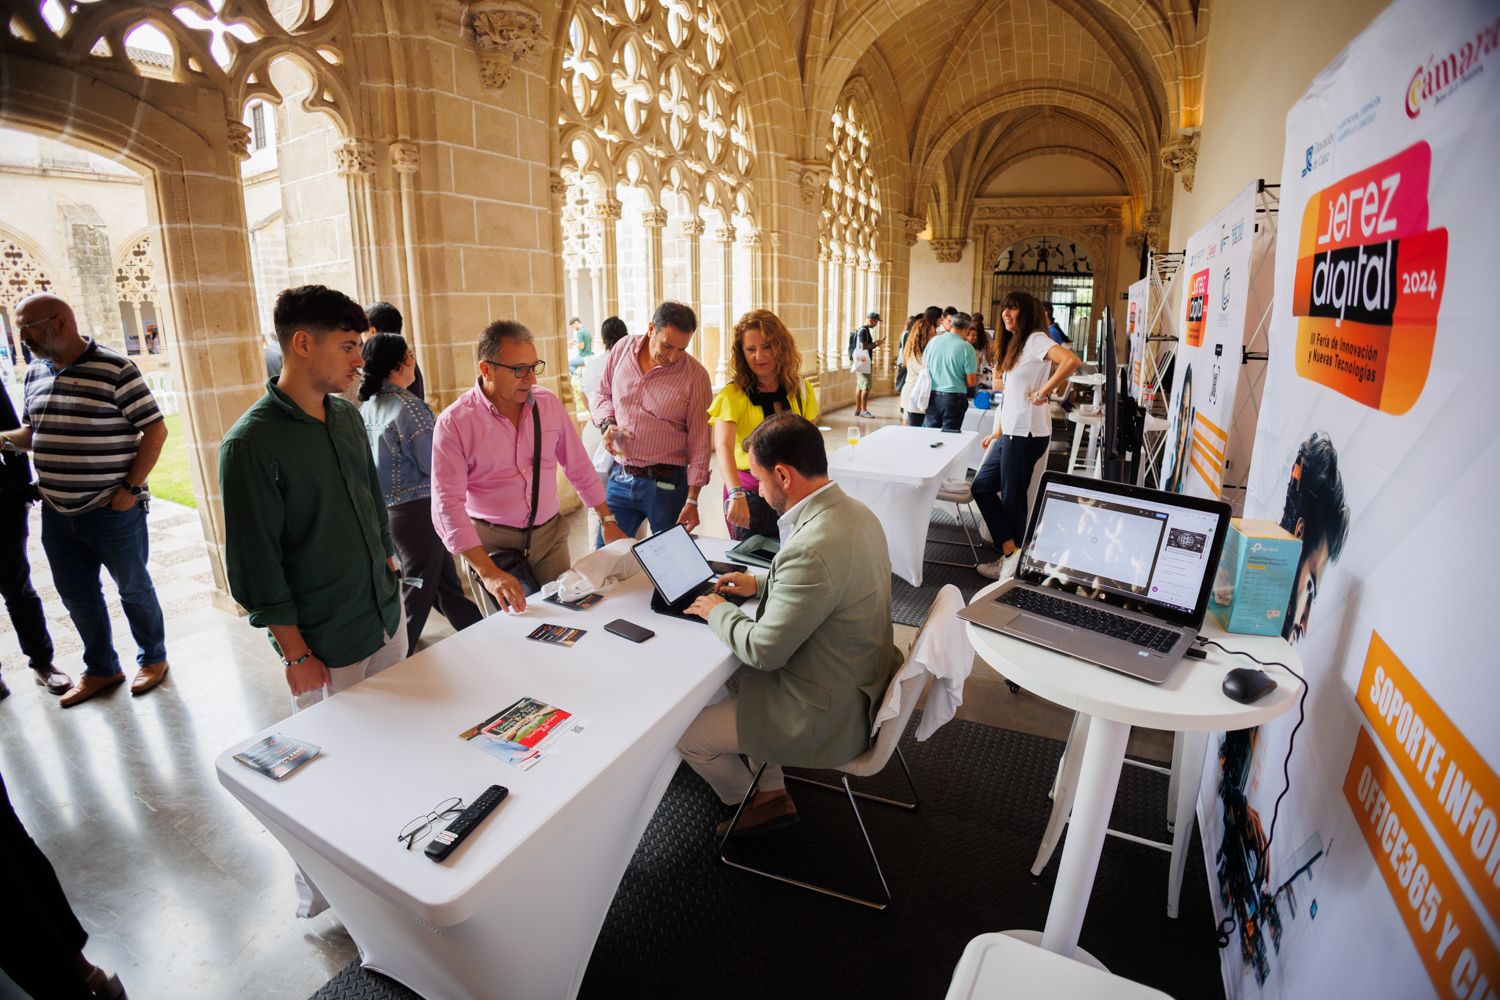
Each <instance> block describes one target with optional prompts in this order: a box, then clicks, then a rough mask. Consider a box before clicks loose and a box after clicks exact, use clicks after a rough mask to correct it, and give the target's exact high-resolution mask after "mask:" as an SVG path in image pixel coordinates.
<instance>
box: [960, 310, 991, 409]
mask: <svg viewBox="0 0 1500 1000" xmlns="http://www.w3.org/2000/svg"><path fill="white" fill-rule="evenodd" d="M964 339H965V340H967V341H968V342H969V346H970V347H972V348H974V360H975V362H976V363H977V364H978V365H979V373H978V375H977V376H976V377H975V379H974V387H973V388H972V389H970V390H969V398H970V399H973V398H974V393H975V392H976V391H979V390H983V391H984V392H989V391H991V390H992V389H994V387H995V356H994V341H993V340H992V339H991V338H990V335H989V333H988V332H987V331H986V330H985V328H984V327H983V326H981V325H980V324H978V323H975V324H974V325H973V326H971V327H969V329H968V330H967V331H966V332H965V336H964Z"/></svg>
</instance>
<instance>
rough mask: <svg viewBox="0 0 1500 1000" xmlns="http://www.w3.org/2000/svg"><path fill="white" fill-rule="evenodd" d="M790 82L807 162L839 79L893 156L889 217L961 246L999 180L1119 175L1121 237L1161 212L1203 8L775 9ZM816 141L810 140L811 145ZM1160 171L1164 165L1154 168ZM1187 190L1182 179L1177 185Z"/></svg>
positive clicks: (919, 3) (849, 1)
mask: <svg viewBox="0 0 1500 1000" xmlns="http://www.w3.org/2000/svg"><path fill="white" fill-rule="evenodd" d="M777 8H778V13H777V17H778V19H779V20H780V21H781V23H782V24H783V25H785V29H784V30H786V31H787V32H788V34H789V41H791V43H792V45H793V47H794V49H795V51H796V58H797V61H798V63H799V69H800V76H801V79H802V81H803V88H804V98H805V102H806V103H805V107H806V109H807V111H808V121H807V126H808V130H807V133H808V148H807V150H806V154H805V155H807V156H808V158H810V159H811V158H816V157H817V154H818V146H819V143H820V142H822V141H825V137H824V135H823V134H822V132H824V131H826V128H827V125H826V122H823V121H821V120H820V119H824V118H826V113H825V112H823V110H822V108H823V107H824V106H825V105H831V103H832V101H833V100H834V99H835V98H836V96H837V94H838V93H839V92H840V90H841V89H842V88H843V87H844V86H845V85H847V83H848V82H849V81H850V80H861V81H863V83H864V85H865V86H867V87H868V89H869V91H870V92H871V94H872V95H873V96H874V97H875V103H876V107H877V109H878V110H877V114H878V115H879V117H880V119H881V120H880V122H879V123H878V129H879V132H880V133H881V134H882V135H883V136H885V137H886V139H887V141H888V142H890V143H893V144H899V146H900V153H901V154H902V155H901V157H900V158H901V159H902V160H904V174H905V176H904V177H903V178H897V179H896V180H898V181H901V180H904V184H903V183H895V184H891V185H889V186H890V187H891V188H892V189H893V194H895V195H896V197H893V198H891V199H890V201H891V203H892V204H893V206H895V207H898V208H899V209H901V210H904V211H905V212H907V213H909V214H911V215H914V216H923V217H927V218H929V221H930V222H931V223H932V225H933V231H934V235H939V236H941V235H950V234H951V235H960V234H962V232H963V231H964V228H965V226H966V224H967V221H968V218H969V216H970V215H971V213H972V210H973V199H974V197H975V196H976V195H977V193H978V192H980V191H982V190H984V188H985V185H986V184H987V182H988V181H989V180H990V179H991V178H993V177H994V176H995V175H996V174H997V173H999V172H1001V171H1004V170H1006V169H1008V168H1009V167H1011V166H1014V165H1015V164H1016V163H1018V162H1020V161H1022V160H1024V159H1027V158H1030V157H1033V156H1039V155H1048V154H1057V155H1064V156H1072V157H1078V158H1080V159H1083V160H1086V161H1089V162H1092V163H1095V164H1097V165H1099V166H1100V167H1102V168H1103V169H1105V170H1106V171H1107V172H1108V173H1109V174H1110V175H1111V176H1113V177H1117V178H1118V179H1119V181H1120V185H1121V187H1122V188H1123V190H1124V191H1125V192H1126V193H1127V194H1128V195H1129V196H1130V198H1131V208H1132V214H1133V216H1134V218H1133V219H1132V220H1131V222H1132V223H1133V225H1134V226H1136V227H1139V228H1141V229H1152V228H1154V227H1155V226H1158V225H1160V224H1161V223H1162V222H1164V220H1165V217H1166V215H1167V213H1169V211H1170V206H1171V195H1172V181H1173V169H1174V168H1179V169H1180V168H1187V169H1188V170H1189V171H1190V169H1191V165H1192V159H1193V156H1194V152H1195V143H1196V132H1197V127H1198V125H1199V124H1200V117H1201V110H1202V104H1201V90H1202V72H1203V70H1202V58H1203V49H1204V40H1205V38H1206V35H1207V30H1208V23H1207V22H1208V3H1207V2H1206V0H1205V2H1200V3H1193V2H1191V0H925V2H924V0H809V2H805V3H792V4H779V5H777ZM820 130H821V131H820ZM1168 164H1170V166H1169V165H1168ZM1187 176H1188V177H1190V176H1191V175H1190V173H1189V174H1188V175H1187Z"/></svg>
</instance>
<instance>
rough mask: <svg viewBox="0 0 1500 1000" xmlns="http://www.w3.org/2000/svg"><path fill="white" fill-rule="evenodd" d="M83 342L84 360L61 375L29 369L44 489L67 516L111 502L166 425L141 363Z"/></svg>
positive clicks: (29, 415)
mask: <svg viewBox="0 0 1500 1000" xmlns="http://www.w3.org/2000/svg"><path fill="white" fill-rule="evenodd" d="M84 341H85V343H87V344H88V346H87V347H85V348H84V351H83V353H82V354H80V355H79V356H78V360H76V361H74V362H73V363H72V364H71V365H69V366H68V367H66V368H64V369H62V370H61V371H59V370H58V369H57V368H56V367H54V366H53V364H52V362H50V361H41V360H38V361H37V362H35V363H34V364H32V366H31V367H30V368H28V369H26V413H25V420H26V423H27V424H29V425H30V426H31V428H32V439H31V451H32V455H33V456H34V457H35V459H36V475H37V486H39V487H40V488H41V491H42V497H43V498H44V499H45V500H46V501H47V502H48V503H49V504H51V505H52V507H53V508H54V509H55V510H58V511H60V512H62V513H64V514H81V513H83V512H84V511H87V510H92V509H93V508H94V507H97V506H99V505H101V504H103V503H104V502H105V501H106V500H108V498H109V496H110V494H111V493H113V492H114V490H115V488H116V487H118V486H119V485H120V484H121V483H122V482H124V481H125V474H126V473H127V472H129V471H130V466H131V464H132V463H133V462H134V461H135V453H136V449H137V448H138V447H139V446H140V441H141V431H143V430H145V429H146V428H147V427H150V426H151V425H152V424H154V423H156V422H157V421H158V420H160V419H162V415H161V411H160V410H158V409H157V408H156V399H155V398H154V397H153V396H152V395H151V390H150V389H148V388H147V387H146V380H145V379H143V378H142V377H141V371H140V369H139V368H137V367H136V366H135V362H133V361H131V360H129V359H128V358H125V357H123V356H122V355H120V354H118V353H116V352H115V351H112V350H110V349H109V348H107V347H100V346H99V345H98V344H96V343H94V342H93V340H91V339H89V338H88V337H85V338H84Z"/></svg>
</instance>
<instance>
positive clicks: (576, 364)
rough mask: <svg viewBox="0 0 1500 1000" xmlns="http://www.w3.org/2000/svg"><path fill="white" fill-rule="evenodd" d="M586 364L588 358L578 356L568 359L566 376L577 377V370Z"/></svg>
mask: <svg viewBox="0 0 1500 1000" xmlns="http://www.w3.org/2000/svg"><path fill="white" fill-rule="evenodd" d="M587 362H588V358H586V357H584V356H583V355H578V356H577V357H572V358H569V359H568V374H569V375H577V374H578V369H580V368H582V367H583V366H584V364H585V363H587Z"/></svg>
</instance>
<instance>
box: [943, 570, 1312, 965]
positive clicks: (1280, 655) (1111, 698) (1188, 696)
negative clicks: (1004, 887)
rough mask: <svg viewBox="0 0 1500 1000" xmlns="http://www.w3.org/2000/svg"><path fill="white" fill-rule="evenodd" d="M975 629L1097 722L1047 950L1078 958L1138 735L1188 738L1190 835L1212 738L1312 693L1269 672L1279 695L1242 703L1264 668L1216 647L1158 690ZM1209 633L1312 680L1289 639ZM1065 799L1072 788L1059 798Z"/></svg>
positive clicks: (977, 643) (1025, 679)
mask: <svg viewBox="0 0 1500 1000" xmlns="http://www.w3.org/2000/svg"><path fill="white" fill-rule="evenodd" d="M999 586H1000V584H999V583H994V584H991V585H990V586H988V587H986V588H985V589H983V590H981V591H980V592H979V593H978V594H976V595H974V600H973V601H971V602H970V603H971V604H978V603H980V602H981V601H986V600H988V599H989V598H990V595H991V593H992V592H993V591H994V590H995V589H996V588H997V587H999ZM965 627H966V629H967V630H968V635H969V641H970V642H972V643H973V644H974V651H975V653H977V654H978V656H979V658H980V659H981V660H983V661H984V662H985V663H987V664H989V665H990V666H991V667H992V668H994V670H995V671H996V672H998V673H999V674H1000V675H1001V676H1003V677H1004V678H1005V679H1006V680H1009V681H1013V682H1014V683H1016V684H1018V685H1020V686H1021V687H1023V688H1025V689H1026V690H1028V691H1030V692H1032V693H1033V694H1036V695H1039V696H1041V697H1043V698H1046V699H1047V700H1048V701H1051V702H1055V703H1057V704H1059V705H1062V706H1064V707H1066V708H1071V709H1073V710H1074V711H1075V712H1078V713H1080V716H1081V717H1082V716H1086V717H1087V720H1086V721H1087V726H1088V729H1087V734H1088V735H1087V744H1086V746H1085V748H1084V752H1083V762H1082V766H1081V770H1080V772H1079V775H1078V778H1077V781H1078V785H1077V793H1076V796H1075V798H1074V803H1073V815H1072V819H1071V821H1070V822H1069V824H1068V837H1067V840H1065V841H1064V842H1063V856H1062V864H1061V866H1060V867H1059V869H1058V873H1057V883H1056V884H1055V885H1054V887H1053V889H1052V904H1051V907H1050V908H1049V909H1048V911H1047V925H1046V928H1045V929H1044V930H1043V932H1042V936H1041V945H1042V947H1043V948H1046V949H1047V950H1049V951H1053V952H1056V953H1058V954H1059V955H1063V956H1065V957H1067V958H1073V957H1074V956H1075V953H1077V952H1078V951H1079V949H1078V934H1079V931H1080V930H1081V929H1082V927H1083V914H1084V911H1085V910H1086V909H1087V908H1088V901H1089V894H1090V893H1091V892H1092V890H1093V885H1094V875H1095V873H1096V872H1097V871H1098V868H1099V853H1100V851H1101V850H1102V848H1103V845H1104V833H1105V830H1106V828H1107V827H1108V825H1109V814H1110V811H1111V810H1112V809H1113V808H1114V802H1115V791H1116V789H1117V787H1118V786H1119V782H1120V766H1121V764H1122V763H1123V762H1124V760H1125V744H1126V741H1127V740H1128V739H1129V737H1130V727H1131V726H1148V727H1150V728H1152V729H1164V730H1166V731H1168V732H1175V733H1182V734H1184V739H1185V745H1184V747H1183V748H1182V754H1183V763H1184V769H1183V774H1182V778H1181V781H1180V784H1179V787H1178V791H1177V815H1176V824H1177V828H1178V829H1184V828H1185V827H1186V825H1187V824H1189V823H1191V822H1192V821H1193V808H1194V805H1195V804H1196V802H1197V800H1198V795H1197V791H1198V786H1199V783H1200V781H1201V779H1202V769H1203V760H1204V752H1205V749H1206V745H1207V744H1206V740H1207V734H1209V733H1217V732H1230V731H1233V730H1237V729H1249V728H1251V727H1252V726H1259V725H1262V724H1264V723H1267V722H1269V721H1271V720H1272V719H1274V718H1276V717H1278V716H1280V715H1281V714H1282V713H1284V712H1287V711H1288V710H1290V709H1291V708H1292V707H1293V706H1294V705H1296V703H1297V698H1298V695H1299V694H1300V693H1301V690H1302V686H1301V684H1300V683H1299V682H1298V681H1297V679H1296V678H1295V677H1294V676H1292V674H1290V673H1288V672H1287V671H1286V670H1283V669H1281V668H1279V667H1268V668H1266V673H1267V674H1269V675H1270V676H1271V677H1272V678H1273V679H1274V680H1275V681H1276V690H1275V691H1274V692H1272V693H1270V694H1268V695H1266V696H1265V697H1264V698H1262V699H1261V700H1260V701H1258V702H1256V703H1254V704H1252V705H1242V704H1240V703H1239V702H1237V701H1234V700H1232V699H1231V698H1229V697H1228V696H1227V695H1225V694H1224V692H1223V690H1222V684H1223V681H1224V675H1225V674H1227V673H1228V672H1229V671H1230V670H1231V669H1232V668H1234V667H1242V666H1243V667H1254V666H1255V664H1253V663H1251V662H1250V661H1249V660H1246V659H1245V658H1244V657H1240V656H1230V655H1228V654H1227V653H1225V652H1223V651H1222V650H1218V649H1213V648H1210V649H1209V650H1208V658H1207V659H1205V660H1184V661H1183V662H1182V665H1181V666H1179V667H1178V668H1177V670H1176V672H1175V673H1173V674H1172V676H1171V677H1169V678H1167V680H1166V682H1165V683H1163V684H1148V683H1146V682H1145V681H1140V680H1136V679H1135V678H1134V677H1128V676H1126V675H1125V674H1121V673H1116V672H1115V671H1113V670H1106V669H1104V668H1103V667H1099V666H1095V665H1094V664H1092V663H1085V662H1084V661H1082V660H1078V659H1075V658H1073V657H1071V656H1067V655H1065V654H1062V653H1055V652H1053V651H1052V650H1049V649H1045V648H1043V647H1041V646H1034V645H1032V644H1031V643H1029V642H1023V641H1021V640H1020V639H1013V638H1011V637H1010V636H1007V635H1001V634H1000V633H999V632H992V631H990V630H989V629H984V628H979V627H978V626H976V625H973V624H970V623H966V624H965ZM1202 634H1203V635H1205V636H1207V637H1208V638H1210V639H1215V640H1218V641H1219V642H1222V643H1224V645H1226V646H1228V647H1229V648H1230V649H1234V650H1242V651H1244V652H1247V653H1249V654H1250V655H1252V656H1255V657H1258V658H1260V659H1262V660H1267V661H1277V662H1281V663H1286V664H1288V665H1289V666H1291V667H1292V669H1294V670H1296V671H1297V673H1299V674H1300V673H1302V666H1301V662H1300V661H1299V660H1298V659H1297V658H1296V654H1295V652H1294V651H1293V650H1292V647H1291V646H1289V645H1287V643H1286V642H1285V641H1284V640H1283V639H1282V638H1281V637H1280V636H1255V635H1228V634H1226V633H1225V632H1224V631H1223V630H1222V629H1220V628H1219V627H1218V624H1217V622H1216V621H1215V620H1214V618H1213V616H1212V615H1209V616H1208V619H1207V620H1206V621H1205V622H1204V628H1203V630H1202ZM1064 793H1065V790H1064V789H1062V788H1059V789H1058V791H1057V794H1064ZM1188 839H1189V838H1187V837H1181V838H1178V840H1177V841H1176V842H1174V845H1175V846H1174V850H1173V858H1172V862H1173V864H1172V871H1173V872H1174V873H1180V872H1181V871H1182V864H1181V862H1182V861H1183V857H1182V852H1184V851H1186V850H1187V843H1188ZM1080 957H1083V956H1080Z"/></svg>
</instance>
